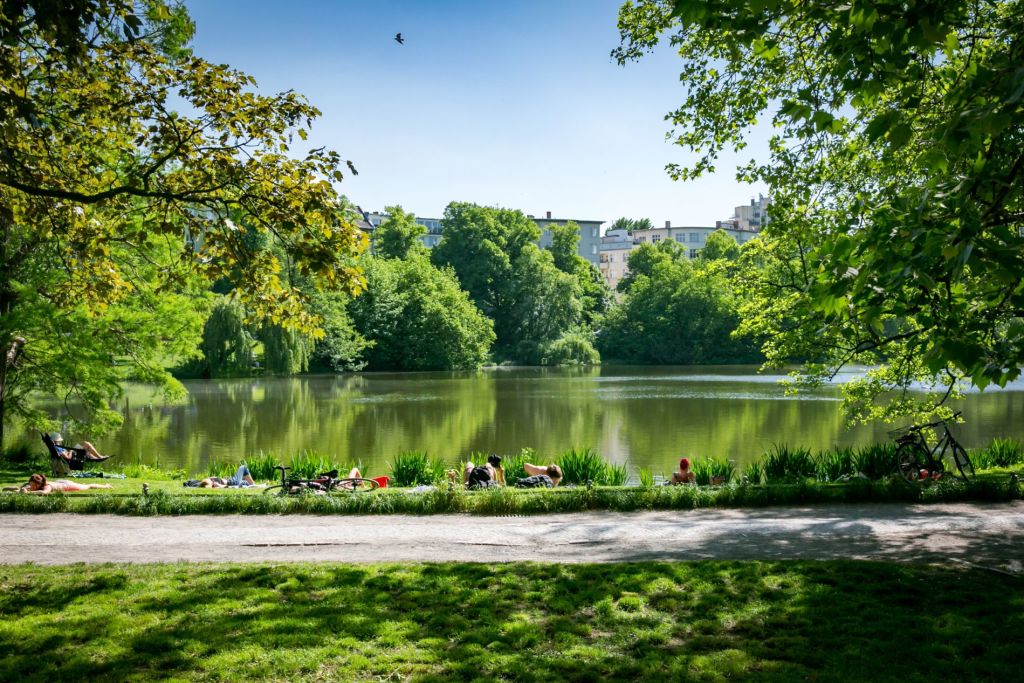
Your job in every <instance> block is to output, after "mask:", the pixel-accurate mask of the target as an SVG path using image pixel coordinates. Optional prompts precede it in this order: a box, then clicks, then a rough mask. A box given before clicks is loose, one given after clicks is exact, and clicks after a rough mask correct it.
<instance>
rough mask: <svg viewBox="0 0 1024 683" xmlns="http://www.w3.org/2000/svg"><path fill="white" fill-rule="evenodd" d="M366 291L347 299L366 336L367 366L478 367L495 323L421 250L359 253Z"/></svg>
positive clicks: (357, 323)
mask: <svg viewBox="0 0 1024 683" xmlns="http://www.w3.org/2000/svg"><path fill="white" fill-rule="evenodd" d="M364 268H365V270H366V276H367V291H366V292H365V293H364V294H363V295H362V296H359V297H357V298H355V299H354V300H352V302H351V303H350V304H349V310H350V312H351V315H352V320H353V321H354V323H355V327H356V329H357V330H358V331H359V332H360V333H361V335H362V336H363V337H365V339H366V340H367V341H368V342H369V344H370V346H369V348H368V349H367V350H366V351H365V356H366V360H367V364H368V367H369V368H370V369H372V370H453V369H467V368H477V367H479V366H480V365H482V364H483V363H484V362H485V361H486V360H487V357H488V352H489V351H490V347H491V344H492V343H493V342H494V329H493V325H492V324H491V321H490V320H488V319H487V318H486V317H485V316H484V315H483V314H482V313H481V312H480V310H479V309H478V308H477V307H476V306H475V305H474V304H473V302H472V301H471V300H470V298H469V296H468V295H467V294H466V292H464V291H463V290H462V289H461V288H460V287H459V281H458V279H457V278H456V277H455V274H454V273H453V272H452V271H451V269H448V268H435V267H434V266H433V265H432V264H431V263H430V260H429V259H428V258H427V257H426V255H424V254H422V253H413V254H411V255H410V256H409V258H407V259H384V258H378V257H369V258H365V259H364Z"/></svg>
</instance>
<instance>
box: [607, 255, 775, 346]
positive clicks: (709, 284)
mask: <svg viewBox="0 0 1024 683" xmlns="http://www.w3.org/2000/svg"><path fill="white" fill-rule="evenodd" d="M619 289H620V290H623V291H624V294H623V296H622V299H621V300H620V301H619V302H618V303H617V304H615V305H614V306H613V307H612V309H611V310H610V311H609V312H608V314H607V315H606V316H605V318H604V322H603V326H602V328H601V331H600V334H599V335H598V348H599V349H600V351H601V353H602V354H603V355H604V356H605V357H608V358H615V359H618V360H627V361H632V362H639V363H663V364H699V363H750V362H756V361H757V360H759V359H760V355H759V353H758V351H757V349H756V346H755V345H754V344H753V343H752V342H751V341H750V340H748V339H742V338H735V336H734V335H733V332H734V331H735V329H736V327H737V326H738V325H739V313H738V301H737V299H736V297H735V295H734V293H733V290H732V286H731V283H730V280H729V277H728V275H727V272H726V270H725V269H724V268H723V267H721V264H720V262H717V261H712V262H706V261H697V262H691V261H689V260H688V259H686V257H685V256H684V255H683V253H682V250H681V248H680V247H679V246H677V245H676V244H675V243H674V242H670V241H665V242H662V243H660V244H659V245H657V246H654V245H649V244H643V245H640V246H639V247H638V248H636V249H634V250H633V252H632V254H630V258H629V276H628V277H627V278H624V279H623V280H622V282H621V283H620V287H619Z"/></svg>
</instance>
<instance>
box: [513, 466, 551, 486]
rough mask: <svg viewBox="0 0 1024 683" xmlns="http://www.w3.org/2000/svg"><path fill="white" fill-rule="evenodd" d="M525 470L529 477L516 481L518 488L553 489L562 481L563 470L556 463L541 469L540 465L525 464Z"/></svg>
mask: <svg viewBox="0 0 1024 683" xmlns="http://www.w3.org/2000/svg"><path fill="white" fill-rule="evenodd" d="M523 469H524V470H525V471H526V474H527V475H529V476H527V477H523V478H520V479H516V488H521V489H536V488H547V489H553V488H555V487H556V486H558V484H559V482H561V481H562V468H561V467H559V466H558V465H556V464H555V463H551V464H550V465H548V466H547V467H541V466H540V465H531V464H530V463H528V462H524V463H523Z"/></svg>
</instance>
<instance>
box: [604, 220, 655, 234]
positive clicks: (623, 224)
mask: <svg viewBox="0 0 1024 683" xmlns="http://www.w3.org/2000/svg"><path fill="white" fill-rule="evenodd" d="M651 227H652V225H651V219H650V218H626V217H625V216H623V217H621V218H616V219H615V221H613V222H612V224H611V225H610V226H609V227H608V229H609V230H625V231H626V232H628V233H629V234H631V235H632V234H633V231H634V230H650V229H651Z"/></svg>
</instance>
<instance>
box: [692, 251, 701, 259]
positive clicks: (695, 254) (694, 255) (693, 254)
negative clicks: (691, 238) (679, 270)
mask: <svg viewBox="0 0 1024 683" xmlns="http://www.w3.org/2000/svg"><path fill="white" fill-rule="evenodd" d="M698 254H700V249H691V250H690V258H697V256H698Z"/></svg>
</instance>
